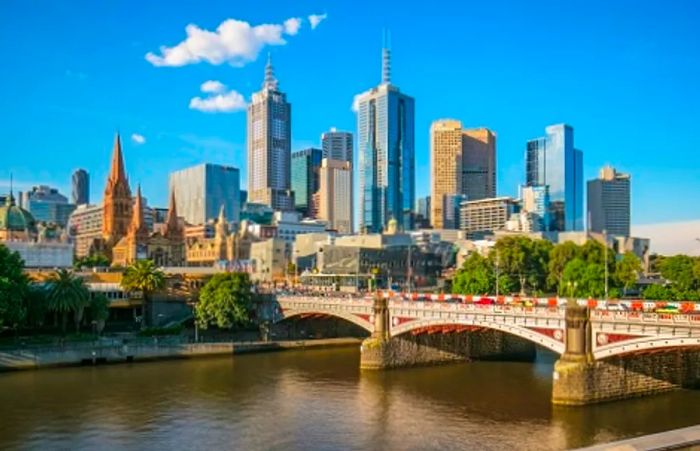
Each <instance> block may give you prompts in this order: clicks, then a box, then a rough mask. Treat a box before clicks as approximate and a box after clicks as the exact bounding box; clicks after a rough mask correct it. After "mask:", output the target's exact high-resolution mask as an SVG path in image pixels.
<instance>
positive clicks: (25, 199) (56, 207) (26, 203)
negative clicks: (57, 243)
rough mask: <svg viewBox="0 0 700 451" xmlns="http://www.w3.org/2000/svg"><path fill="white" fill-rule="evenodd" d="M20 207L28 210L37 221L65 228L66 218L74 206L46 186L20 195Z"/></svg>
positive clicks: (53, 189) (37, 187) (40, 186)
mask: <svg viewBox="0 0 700 451" xmlns="http://www.w3.org/2000/svg"><path fill="white" fill-rule="evenodd" d="M20 205H21V206H22V207H23V208H25V209H27V210H29V212H30V213H31V214H32V216H34V219H36V220H37V221H43V222H47V223H54V224H58V225H59V226H61V227H66V225H67V224H68V218H69V217H70V215H71V213H73V210H75V204H70V203H68V198H66V196H64V195H62V194H61V193H59V192H58V189H56V188H51V187H50V186H46V185H39V186H34V187H32V189H31V191H25V192H24V193H22V195H21V202H20Z"/></svg>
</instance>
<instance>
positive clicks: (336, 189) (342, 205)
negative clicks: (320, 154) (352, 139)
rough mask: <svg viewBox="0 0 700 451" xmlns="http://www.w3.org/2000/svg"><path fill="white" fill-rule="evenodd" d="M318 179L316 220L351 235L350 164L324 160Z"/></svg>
mask: <svg viewBox="0 0 700 451" xmlns="http://www.w3.org/2000/svg"><path fill="white" fill-rule="evenodd" d="M319 179H320V180H319V182H320V183H319V190H318V193H319V195H318V198H319V201H318V202H319V206H318V219H323V220H325V221H327V222H328V227H329V228H331V229H334V230H337V231H338V232H340V233H347V234H350V233H352V231H353V229H352V215H353V205H352V164H351V163H350V162H349V161H342V160H330V159H328V158H324V159H323V162H322V163H321V170H320V173H319Z"/></svg>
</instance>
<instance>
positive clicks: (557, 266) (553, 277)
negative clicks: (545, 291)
mask: <svg viewBox="0 0 700 451" xmlns="http://www.w3.org/2000/svg"><path fill="white" fill-rule="evenodd" d="M579 254H580V247H579V246H577V245H576V244H574V243H572V242H571V241H565V242H563V243H560V244H557V245H556V246H554V247H553V248H552V251H551V252H550V253H549V264H548V269H549V273H548V276H547V283H548V284H549V286H550V287H551V288H553V289H556V290H557V293H558V294H560V295H561V294H563V292H562V291H561V288H562V276H563V274H564V268H565V267H566V265H567V263H569V262H570V261H571V260H573V259H575V258H576V257H578V256H579Z"/></svg>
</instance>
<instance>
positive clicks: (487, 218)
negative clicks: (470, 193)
mask: <svg viewBox="0 0 700 451" xmlns="http://www.w3.org/2000/svg"><path fill="white" fill-rule="evenodd" d="M518 211H520V206H519V204H518V202H517V201H516V200H515V199H513V198H512V197H495V198H491V199H482V200H474V201H466V202H462V205H461V209H460V216H461V218H460V226H461V229H462V230H464V231H465V232H466V234H467V238H468V239H472V240H474V239H483V238H485V237H486V236H488V235H491V234H493V232H495V231H497V230H503V229H505V227H506V222H507V221H508V219H509V218H510V217H511V215H512V214H513V213H517V212H518Z"/></svg>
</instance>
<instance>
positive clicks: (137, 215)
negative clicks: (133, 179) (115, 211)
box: [129, 184, 147, 235]
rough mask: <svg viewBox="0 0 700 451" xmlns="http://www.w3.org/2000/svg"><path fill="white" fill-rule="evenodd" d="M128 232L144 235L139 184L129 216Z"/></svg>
mask: <svg viewBox="0 0 700 451" xmlns="http://www.w3.org/2000/svg"><path fill="white" fill-rule="evenodd" d="M129 232H131V233H132V234H137V235H139V234H143V233H146V232H147V231H146V224H144V222H143V199H142V198H141V184H139V186H138V188H137V189H136V200H135V201H134V210H133V214H132V216H131V227H130V230H129Z"/></svg>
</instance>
